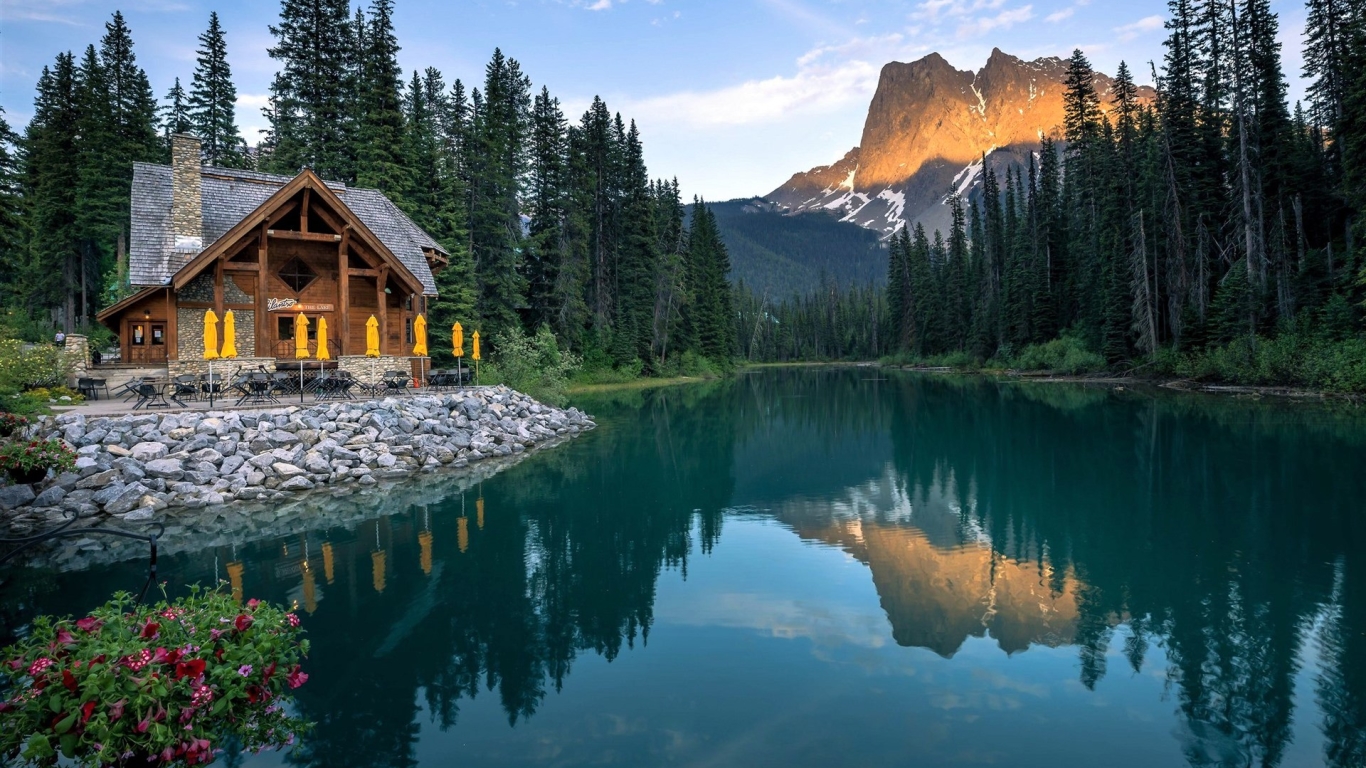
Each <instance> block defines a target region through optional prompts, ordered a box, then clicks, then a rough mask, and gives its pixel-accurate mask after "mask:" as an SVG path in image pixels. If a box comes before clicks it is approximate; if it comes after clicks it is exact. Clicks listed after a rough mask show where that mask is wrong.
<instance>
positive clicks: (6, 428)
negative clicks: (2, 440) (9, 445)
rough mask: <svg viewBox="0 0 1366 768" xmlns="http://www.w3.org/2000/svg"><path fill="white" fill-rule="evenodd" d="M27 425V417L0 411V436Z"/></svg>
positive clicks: (12, 432) (7, 435)
mask: <svg viewBox="0 0 1366 768" xmlns="http://www.w3.org/2000/svg"><path fill="white" fill-rule="evenodd" d="M27 426H28V419H26V418H24V417H23V416H19V415H17V414H13V413H0V437H9V436H10V435H12V434H14V433H15V432H18V431H19V430H21V429H23V428H24V427H27Z"/></svg>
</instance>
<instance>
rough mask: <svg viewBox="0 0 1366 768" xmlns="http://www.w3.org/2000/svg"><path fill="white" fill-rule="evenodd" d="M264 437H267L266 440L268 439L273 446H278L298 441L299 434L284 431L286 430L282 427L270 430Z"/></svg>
mask: <svg viewBox="0 0 1366 768" xmlns="http://www.w3.org/2000/svg"><path fill="white" fill-rule="evenodd" d="M266 439H268V440H269V441H270V443H271V445H275V446H279V445H293V444H295V443H297V442H299V436H298V435H296V434H294V433H292V432H286V431H284V430H283V429H276V430H273V431H271V433H270V434H269V435H267V436H266Z"/></svg>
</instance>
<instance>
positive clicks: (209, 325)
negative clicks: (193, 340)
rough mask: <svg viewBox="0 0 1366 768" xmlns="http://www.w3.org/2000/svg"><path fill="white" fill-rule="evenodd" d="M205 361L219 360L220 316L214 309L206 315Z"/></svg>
mask: <svg viewBox="0 0 1366 768" xmlns="http://www.w3.org/2000/svg"><path fill="white" fill-rule="evenodd" d="M204 359H205V360H217V359H218V315H215V314H214V313H213V310H212V309H210V310H208V311H207V312H205V313H204Z"/></svg>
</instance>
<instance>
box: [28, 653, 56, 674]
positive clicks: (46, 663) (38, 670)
mask: <svg viewBox="0 0 1366 768" xmlns="http://www.w3.org/2000/svg"><path fill="white" fill-rule="evenodd" d="M50 666H52V659H49V658H46V657H44V658H41V659H38V660H37V661H35V662H33V664H31V665H30V666H29V668H28V676H29V677H37V676H38V675H41V674H42V673H43V670H45V669H47V668H48V667H50Z"/></svg>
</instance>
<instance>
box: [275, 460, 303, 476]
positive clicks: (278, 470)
mask: <svg viewBox="0 0 1366 768" xmlns="http://www.w3.org/2000/svg"><path fill="white" fill-rule="evenodd" d="M270 468H271V469H273V470H275V474H276V475H278V476H280V477H282V478H286V479H288V478H294V477H298V476H299V475H306V474H308V472H307V471H305V470H303V469H300V468H299V467H296V466H294V465H293V464H286V463H285V462H283V461H277V462H275V463H274V464H272V465H270Z"/></svg>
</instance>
